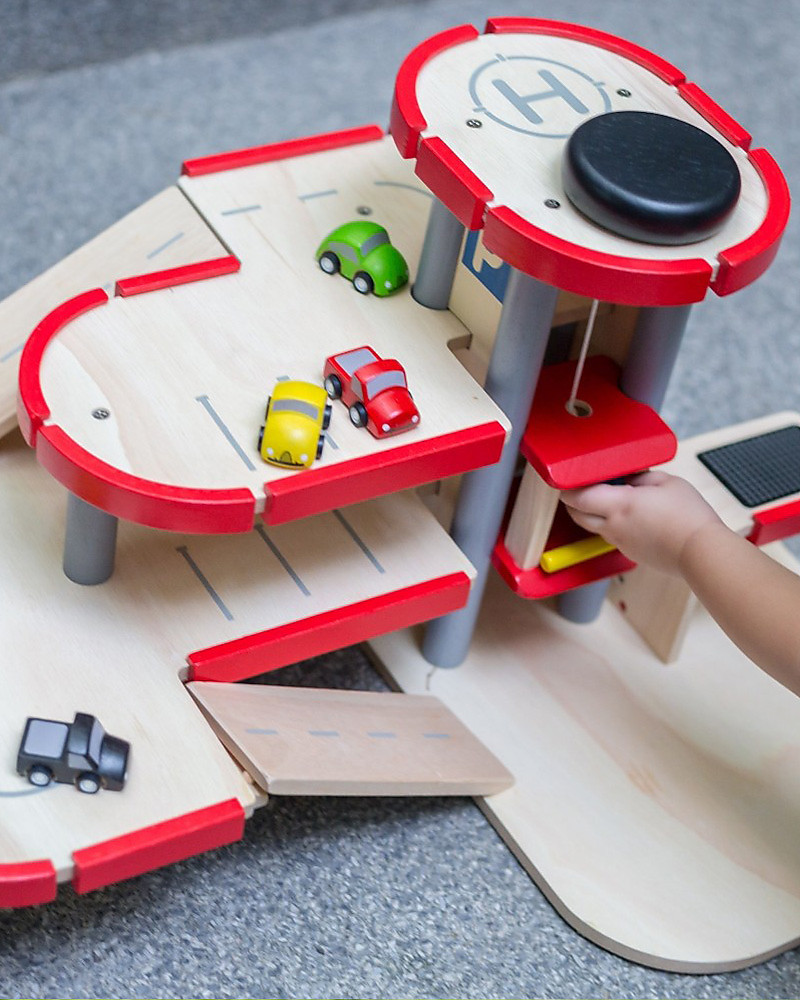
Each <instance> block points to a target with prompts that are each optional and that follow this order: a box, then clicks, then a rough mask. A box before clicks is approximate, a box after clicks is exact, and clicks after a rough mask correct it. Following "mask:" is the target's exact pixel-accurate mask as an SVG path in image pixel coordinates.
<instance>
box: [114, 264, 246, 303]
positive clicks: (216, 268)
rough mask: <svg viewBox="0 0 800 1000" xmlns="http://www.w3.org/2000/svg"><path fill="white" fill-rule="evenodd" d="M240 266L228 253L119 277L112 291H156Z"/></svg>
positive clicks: (219, 275) (125, 293)
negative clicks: (213, 257)
mask: <svg viewBox="0 0 800 1000" xmlns="http://www.w3.org/2000/svg"><path fill="white" fill-rule="evenodd" d="M240 266H241V265H240V263H239V260H238V258H237V257H234V256H233V255H232V254H230V255H228V256H226V257H217V258H215V259H214V260H204V261H200V262H199V263H197V264H184V265H183V266H182V267H171V268H168V269H167V270H165V271H151V272H150V273H149V274H140V275H137V276H136V277H133V278H120V279H119V281H118V282H117V284H116V287H115V289H114V292H115V294H116V295H121V296H123V297H126V296H128V295H139V294H140V293H141V292H156V291H158V290H159V289H162V288H171V287H172V286H173V285H185V284H188V283H189V282H190V281H201V280H203V279H205V278H219V277H221V276H222V275H223V274H233V273H234V272H236V271H238V270H239V268H240Z"/></svg>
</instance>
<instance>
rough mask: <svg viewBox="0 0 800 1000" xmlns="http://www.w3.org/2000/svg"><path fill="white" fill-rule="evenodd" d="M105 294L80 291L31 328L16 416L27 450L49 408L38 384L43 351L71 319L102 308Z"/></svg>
mask: <svg viewBox="0 0 800 1000" xmlns="http://www.w3.org/2000/svg"><path fill="white" fill-rule="evenodd" d="M106 302H108V295H106V293H105V292H104V291H103V289H102V288H94V289H92V290H91V291H89V292H82V293H81V294H80V295H76V296H75V297H74V298H72V299H68V300H67V301H66V302H62V303H61V305H60V306H56V308H55V309H53V311H52V312H49V313H48V314H47V315H46V316H45V318H44V319H43V320H42V321H41V322H40V323H39V324H38V325H37V326H36V327H35V328H34V331H33V333H32V334H31V335H30V337H28V340H27V343H26V344H25V347H24V348H23V349H22V357H21V358H20V363H19V396H18V398H17V416H18V418H19V425H20V427H21V428H22V434H23V436H24V438H25V440H26V441H27V442H28V444H29V445H31V447H33V445H34V444H35V441H36V434H37V431H38V430H39V427H41V425H42V424H43V423H44V421H45V420H47V418H48V417H49V416H50V407H49V406H48V405H47V401H46V400H45V398H44V393H43V392H42V383H41V378H40V376H41V365H42V358H43V357H44V352H45V351H46V350H47V346H48V344H49V343H50V341H51V340H52V339H53V337H55V336H56V334H57V333H58V332H59V331H60V330H62V329H63V328H64V327H65V326H66V325H67V324H68V323H71V322H72V320H74V319H77V317H78V316H81V315H82V314H83V313H85V312H88V311H89V310H90V309H94V308H95V306H101V305H105V303H106Z"/></svg>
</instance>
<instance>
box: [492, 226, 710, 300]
mask: <svg viewBox="0 0 800 1000" xmlns="http://www.w3.org/2000/svg"><path fill="white" fill-rule="evenodd" d="M483 243H484V246H485V247H486V249H487V250H489V251H491V252H492V253H495V254H497V256H498V257H500V258H501V259H502V260H504V261H507V262H508V263H509V264H511V265H512V266H513V267H516V268H517V269H518V270H520V271H524V272H525V273H526V274H530V275H531V276H532V277H534V278H538V279H539V280H540V281H544V282H547V284H549V285H555V286H556V287H557V288H561V289H563V290H564V291H568V292H575V293H576V294H578V295H587V296H589V297H590V298H595V299H601V300H603V301H604V302H618V303H622V304H624V305H632V306H674V305H685V304H687V303H690V302H699V301H700V300H701V299H702V298H703V297H704V296H705V293H706V289H707V288H708V285H709V282H710V280H711V275H712V269H711V266H710V265H709V263H708V262H707V261H705V260H702V259H700V258H689V259H686V260H671V261H660V260H642V259H638V258H635V257H618V256H615V255H612V254H605V253H600V252H599V251H596V250H588V249H586V248H585V247H580V246H577V245H576V244H575V243H569V242H568V241H567V240H563V239H561V238H560V237H558V236H554V235H552V234H551V233H548V232H546V231H545V230H543V229H539V228H538V227H537V226H534V225H532V224H531V223H529V222H526V221H525V219H523V218H522V217H521V216H520V215H518V214H517V213H516V212H514V211H513V210H512V209H510V208H507V207H505V206H500V207H498V208H490V209H489V210H488V212H487V213H486V222H485V228H484V234H483Z"/></svg>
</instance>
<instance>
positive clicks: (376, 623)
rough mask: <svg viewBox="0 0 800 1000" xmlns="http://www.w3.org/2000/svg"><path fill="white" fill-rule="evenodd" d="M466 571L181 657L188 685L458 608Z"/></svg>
mask: <svg viewBox="0 0 800 1000" xmlns="http://www.w3.org/2000/svg"><path fill="white" fill-rule="evenodd" d="M469 588H470V580H469V577H468V576H467V574H466V573H450V574H448V575H446V576H441V577H438V578H437V579H435V580H428V581H426V582H424V583H418V584H414V585H413V586H410V587H404V588H402V589H401V590H396V591H393V592H392V593H391V594H381V595H380V596H378V597H371V598H369V599H368V600H366V601H357V602H356V603H355V604H348V605H346V606H345V607H341V608H334V609H333V610H331V611H323V612H322V613H320V614H317V615H311V616H310V617H308V618H303V619H301V620H300V621H296V622H290V623H288V624H286V625H279V626H277V627H276V628H271V629H267V630H266V631H264V632H258V633H256V634H255V635H250V636H246V637H245V638H242V639H234V640H233V641H231V642H225V643H222V644H220V645H218V646H211V647H209V648H208V649H202V650H198V651H197V652H194V653H190V654H189V656H188V657H187V660H188V662H189V679H190V680H193V681H240V680H244V679H245V678H246V677H254V676H256V675H257V674H262V673H265V672H266V671H268V670H277V669H278V668H279V667H285V666H287V665H288V664H289V663H297V662H299V661H300V660H305V659H308V658H309V657H311V656H319V655H320V654H322V653H328V652H330V651H331V650H332V649H342V648H343V647H345V646H352V645H353V644H354V643H356V642H364V641H365V640H367V639H372V638H374V637H375V636H376V635H383V634H384V633H385V632H394V631H395V630H396V629H399V628H407V627H408V626H409V625H416V624H418V623H419V622H422V621H428V620H429V619H430V618H437V617H439V615H444V614H447V613H449V612H450V611H457V610H458V609H459V608H463V607H464V605H465V604H466V602H467V597H468V596H469Z"/></svg>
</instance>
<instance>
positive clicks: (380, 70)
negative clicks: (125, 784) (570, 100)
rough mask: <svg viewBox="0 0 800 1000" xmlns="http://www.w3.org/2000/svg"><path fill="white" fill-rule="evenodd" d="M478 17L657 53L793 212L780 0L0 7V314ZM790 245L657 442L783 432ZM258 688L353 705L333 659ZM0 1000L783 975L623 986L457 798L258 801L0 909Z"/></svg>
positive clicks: (382, 89) (695, 320)
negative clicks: (250, 814)
mask: <svg viewBox="0 0 800 1000" xmlns="http://www.w3.org/2000/svg"><path fill="white" fill-rule="evenodd" d="M123 12H124V13H123ZM491 14H527V15H530V16H539V17H553V18H556V19H559V20H568V21H575V22H578V23H584V24H591V25H593V26H595V27H597V28H600V29H603V30H606V31H611V32H613V33H616V34H619V35H622V36H624V37H627V38H629V39H631V40H632V41H635V42H637V43H639V44H641V45H644V46H645V47H647V48H650V49H652V50H654V51H656V52H658V53H659V54H660V55H661V56H663V57H664V58H666V59H668V60H669V61H671V62H673V63H674V64H676V65H677V66H679V67H680V68H681V69H682V70H683V71H684V72H685V73H686V74H687V76H688V78H689V79H691V80H694V81H695V82H697V83H698V84H699V85H700V86H701V87H703V88H704V89H705V90H707V91H708V92H709V93H710V94H711V95H713V97H714V98H715V99H716V100H717V101H718V102H719V103H720V104H721V105H722V106H723V107H725V108H726V109H727V110H728V111H729V112H730V113H731V114H733V115H734V117H736V118H737V119H738V120H739V121H740V122H741V123H742V124H743V125H744V126H745V127H746V128H748V129H749V130H750V131H751V132H752V133H753V136H754V145H757V146H758V145H763V146H766V147H767V148H768V149H769V150H770V152H771V153H772V154H773V155H774V156H775V158H776V159H777V160H778V162H779V163H780V164H781V166H782V167H783V169H784V172H785V173H786V174H787V177H788V179H789V182H790V185H791V186H793V188H794V189H795V190H800V177H798V174H799V173H800V148H799V147H800V127H799V126H800V120H799V119H800V115H799V114H798V99H799V98H800V87H798V75H797V62H798V52H800V45H798V42H800V0H772V2H771V4H769V5H763V4H758V3H756V0H728V2H727V3H725V4H722V3H720V2H718V0H713V2H712V0H661V2H660V3H645V2H637V0H605V2H604V3H602V4H600V3H593V2H592V0H558V2H555V0H538V2H537V3H535V4H533V3H527V4H526V3H515V4H509V3H502V2H498V3H497V4H495V5H493V6H490V5H486V4H484V3H478V2H474V0H458V2H456V0H434V2H419V3H406V4H393V3H388V2H387V3H384V4H380V3H378V4H376V3H374V2H373V3H371V4H370V6H369V8H367V5H366V4H365V3H350V4H348V3H346V2H333V0H331V2H328V3H325V2H317V3H314V2H308V0H306V2H303V3H297V4H278V3H277V2H266V0H265V2H263V3H258V2H257V0H247V2H243V0H230V2H229V3H224V4H223V3H215V2H213V0H175V2H173V3H170V4H167V3H157V2H140V0H130V2H129V3H125V4H123V3H119V2H115V0H86V2H77V0H72V2H70V0H63V2H56V0H52V2H48V0H4V4H3V5H0V179H1V180H2V183H0V219H2V226H0V265H2V266H0V296H4V295H6V294H8V293H10V292H11V291H13V290H14V289H15V288H17V287H19V286H20V285H21V284H23V283H24V282H25V281H27V280H29V279H30V278H32V277H34V276H35V275H36V274H38V273H40V272H41V271H42V270H44V269H45V268H46V267H47V266H48V265H50V264H52V263H54V262H56V261H58V260H59V259H61V258H62V257H63V256H64V255H65V254H66V253H68V252H69V251H70V250H72V249H74V248H75V247H77V246H79V245H81V244H82V243H84V242H85V241H86V240H87V239H89V238H90V237H91V236H93V235H95V234H96V233H98V232H100V231H101V230H102V229H104V228H105V227H106V226H108V225H110V224H111V223H112V222H114V221H116V220H117V219H118V218H120V217H121V216H122V215H123V214H124V213H125V212H127V211H129V210H130V209H132V208H134V207H136V206H137V205H139V204H140V203H141V202H143V201H144V200H145V199H146V198H148V197H150V196H151V195H153V194H154V193H156V192H158V191H160V190H161V189H163V188H164V187H167V186H168V185H170V184H172V183H173V182H174V180H175V178H176V176H177V174H178V171H179V168H180V163H181V161H182V160H183V159H185V158H188V157H193V156H201V155H205V154H208V153H212V152H218V151H220V150H224V149H230V148H238V147H243V146H250V145H257V144H261V143H265V142H271V141H275V140H280V139H284V138H288V137H292V136H296V135H304V134H308V133H313V132H318V131H324V130H328V129H335V128H339V127H345V126H349V125H356V124H362V123H366V122H372V121H375V122H378V123H379V124H382V125H385V124H386V122H387V120H388V109H389V104H390V100H391V93H392V86H393V82H394V74H395V72H396V69H397V67H398V66H399V64H400V62H401V61H402V59H403V57H404V56H405V55H406V53H407V52H408V51H409V50H410V49H411V48H412V47H413V46H414V45H415V44H416V43H417V42H419V41H420V40H422V39H423V38H426V37H427V36H429V35H430V34H433V33H435V32H437V31H439V30H442V29H444V28H446V27H450V26H452V25H455V24H460V23H463V22H466V21H470V22H472V23H474V24H476V25H478V26H479V27H482V25H483V21H484V20H485V18H486V16H487V15H491ZM248 17H249V18H250V20H249V21H248V20H247V18H248ZM120 18H123V20H122V22H121V21H120ZM797 225H798V224H797V221H796V220H795V221H794V222H793V223H792V224H791V225H790V228H789V231H788V233H787V235H786V237H785V239H784V245H783V247H782V250H781V252H780V254H779V257H778V259H777V261H776V263H775V265H774V266H773V267H772V269H771V270H770V271H769V272H768V273H767V274H766V275H765V276H764V277H763V278H762V279H761V280H759V281H758V282H757V283H756V284H755V285H753V286H752V287H750V288H748V289H746V290H744V291H742V292H740V293H738V294H736V295H734V296H731V297H729V298H728V299H725V300H720V299H717V298H716V297H714V296H710V297H709V299H708V301H706V302H704V303H702V304H700V305H698V306H697V307H695V309H694V310H693V313H692V319H691V321H690V327H689V330H688V333H687V337H686V341H685V346H684V348H683V351H682V354H681V357H680V359H679V363H678V366H677V370H676V373H675V376H674V378H673V382H672V384H671V387H670V391H669V394H668V398H667V403H666V407H665V417H666V419H667V420H668V421H669V422H670V423H671V425H672V426H673V427H674V429H675V430H676V432H677V433H678V434H679V435H680V436H686V435H687V434H691V433H696V432H699V431H701V430H706V429H711V428H713V427H719V426H724V425H726V424H730V423H734V422H736V421H738V420H744V419H748V418H751V417H754V416H758V415H761V414H764V413H768V412H773V411H775V410H778V409H783V408H794V409H796V408H798V385H800V354H799V353H798V349H799V348H800V324H798V319H800V302H799V301H798V296H799V295H800V281H798V275H800V260H799V259H798V257H799V255H800V246H799V244H798V228H797ZM1 643H2V639H0V644H1ZM0 648H1V645H0ZM270 681H271V682H284V683H285V682H295V683H307V684H312V685H314V684H316V685H331V686H342V687H371V688H375V687H379V686H380V681H379V680H378V679H377V677H376V675H375V674H374V673H373V672H372V670H371V668H370V666H369V664H368V663H367V662H366V660H365V658H364V657H363V655H362V654H361V652H360V651H359V650H357V649H353V650H344V651H342V652H340V653H337V654H334V655H331V656H327V657H324V658H320V659H319V660H316V661H314V662H312V663H310V664H305V665H302V666H300V667H295V668H291V669H290V670H288V671H281V672H278V673H277V674H276V675H273V676H271V678H270ZM798 833H799V835H800V831H798ZM0 994H1V995H2V996H5V997H293V998H303V997H309V998H310V997H352V998H356V997H359V998H360V997H477V998H480V997H485V998H490V997H492V998H493V997H498V998H500V997H642V998H644V997H697V998H701V997H731V998H732V997H740V998H745V997H747V998H750V997H753V998H756V997H771V998H789V997H797V996H798V995H800V955H799V954H798V953H797V952H790V953H787V954H785V955H782V956H780V957H778V958H775V959H774V960H772V961H770V962H767V963H764V964H762V965H760V966H757V967H755V968H751V969H748V970H744V971H742V972H739V973H733V974H727V975H712V976H681V975H673V974H667V973H660V972H656V971H653V970H650V969H646V968H642V967H639V966H636V965H633V964H631V963H629V962H626V961H624V960H622V959H620V958H617V957H614V956H612V955H610V954H608V953H606V952H605V951H603V950H601V949H600V948H598V947H596V946H594V945H593V944H590V943H589V942H587V941H586V940H584V939H583V938H581V937H580V936H579V935H578V934H577V933H575V932H574V931H573V930H571V929H570V928H569V927H568V926H567V925H566V924H565V923H564V922H563V921H562V920H561V919H560V918H559V917H558V916H557V915H556V913H555V912H554V911H553V910H552V909H551V907H550V906H549V904H548V903H547V902H546V901H545V900H544V898H543V897H542V895H541V894H540V893H539V891H538V890H537V889H536V888H535V886H534V885H533V884H532V883H531V882H530V880H529V879H528V877H527V875H526V874H525V873H524V872H523V871H522V869H521V868H520V867H519V866H518V865H517V863H516V862H515V861H514V859H513V858H512V856H511V855H510V854H509V852H508V851H507V849H506V848H505V847H504V845H503V844H502V842H501V841H500V840H499V838H498V837H497V835H496V834H495V833H494V831H493V830H492V829H491V828H490V827H489V826H488V824H487V823H486V821H485V820H484V819H483V817H482V816H481V814H480V813H479V812H478V810H477V808H476V807H475V806H474V805H473V803H472V802H471V801H469V800H461V799H459V800H421V799H411V800H400V799H385V800H358V799H312V800H302V799H283V800H273V802H272V803H271V804H270V805H269V806H268V807H267V808H265V809H262V810H259V811H258V812H257V813H256V814H255V816H254V818H253V819H252V820H251V821H250V822H249V823H248V824H247V827H246V832H245V836H244V839H243V840H242V841H241V842H240V843H237V844H235V845H233V846H231V847H227V848H224V849H221V850H219V851H216V852H213V853H211V854H208V855H204V856H202V857H198V858H194V859H191V860H189V861H186V862H184V863H182V864H179V865H175V866H172V867H170V868H167V869H165V870H163V871H159V872H155V873H151V874H149V875H146V876H144V877H141V878H138V879H135V880H133V881H130V882H127V883H122V884H120V885H115V886H112V887H109V888H107V889H105V890H102V891H99V892H97V893H94V894H91V895H89V896H86V897H78V896H76V895H75V894H74V893H73V892H72V890H71V889H70V888H68V887H67V888H65V889H63V890H62V891H61V893H60V895H59V898H58V900H57V901H56V902H55V903H53V904H51V905H49V906H46V907H42V908H38V909H33V910H23V911H15V912H9V911H6V912H3V913H0Z"/></svg>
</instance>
